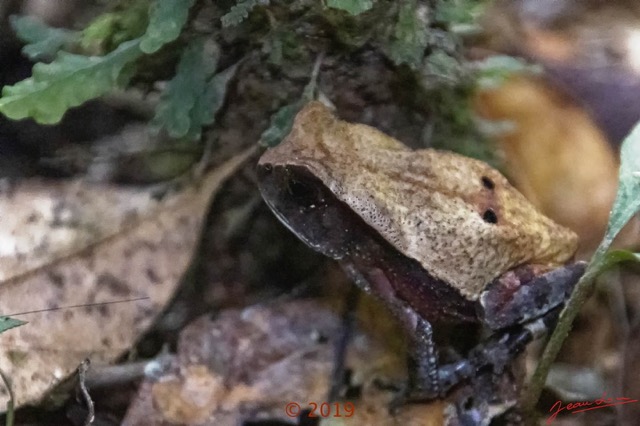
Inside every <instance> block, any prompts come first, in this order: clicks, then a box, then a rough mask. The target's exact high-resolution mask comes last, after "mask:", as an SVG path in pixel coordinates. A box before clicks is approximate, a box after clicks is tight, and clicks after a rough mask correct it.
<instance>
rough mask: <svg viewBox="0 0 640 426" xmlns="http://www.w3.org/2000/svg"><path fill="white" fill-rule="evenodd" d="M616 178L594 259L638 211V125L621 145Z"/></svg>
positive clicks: (639, 132)
mask: <svg viewBox="0 0 640 426" xmlns="http://www.w3.org/2000/svg"><path fill="white" fill-rule="evenodd" d="M618 176H619V177H618V180H619V182H618V192H617V194H616V199H615V201H614V202H613V207H612V209H611V216H610V217H609V224H608V226H607V232H606V233H605V236H604V239H603V240H602V243H600V246H599V247H598V250H597V252H596V255H594V258H596V257H598V256H603V255H604V252H606V251H607V250H608V249H609V246H610V245H611V243H612V242H613V240H614V238H615V237H616V236H617V235H618V233H619V232H620V230H621V229H622V227H623V226H624V225H626V224H627V222H629V220H630V219H631V218H632V217H633V215H635V214H636V213H637V212H638V210H640V123H638V124H636V126H635V127H634V128H633V130H632V131H631V133H630V134H629V136H627V137H626V139H625V140H624V142H623V143H622V148H620V172H619V175H618ZM594 260H595V259H594ZM592 263H595V262H592Z"/></svg>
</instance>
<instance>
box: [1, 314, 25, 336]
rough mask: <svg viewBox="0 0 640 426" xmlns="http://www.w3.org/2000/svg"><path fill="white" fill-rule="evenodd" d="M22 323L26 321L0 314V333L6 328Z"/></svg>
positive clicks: (18, 325)
mask: <svg viewBox="0 0 640 426" xmlns="http://www.w3.org/2000/svg"><path fill="white" fill-rule="evenodd" d="M24 324H26V321H20V320H18V319H15V318H9V317H2V316H0V333H4V332H5V331H7V330H10V329H12V328H16V327H20V326H21V325H24Z"/></svg>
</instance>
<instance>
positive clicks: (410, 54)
mask: <svg viewBox="0 0 640 426" xmlns="http://www.w3.org/2000/svg"><path fill="white" fill-rule="evenodd" d="M426 12H427V11H426V10H421V9H420V8H419V5H418V2H417V0H404V1H403V2H402V5H401V6H400V11H399V12H398V22H397V23H396V27H395V31H394V40H393V41H392V43H391V46H390V51H389V56H390V57H391V59H392V60H393V61H394V62H395V63H396V64H397V65H400V64H407V65H409V66H410V67H412V68H414V69H415V68H418V67H419V66H420V64H421V63H422V59H423V58H424V51H425V49H426V47H427V45H428V44H429V22H428V17H427V13H426Z"/></svg>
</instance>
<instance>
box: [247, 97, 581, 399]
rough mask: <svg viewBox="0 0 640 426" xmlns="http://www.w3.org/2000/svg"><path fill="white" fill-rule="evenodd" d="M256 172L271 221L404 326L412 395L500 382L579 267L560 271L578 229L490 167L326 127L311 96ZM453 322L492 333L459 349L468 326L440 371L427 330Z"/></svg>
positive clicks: (357, 130)
mask: <svg viewBox="0 0 640 426" xmlns="http://www.w3.org/2000/svg"><path fill="white" fill-rule="evenodd" d="M258 177H259V184H260V190H261V192H262V195H263V197H264V199H265V201H266V202H267V204H268V205H269V206H270V207H271V209H272V210H273V211H274V213H275V214H276V215H277V216H278V217H279V218H280V220H281V221H282V222H283V223H284V224H285V225H286V226H287V227H289V229H291V230H292V232H294V233H295V234H296V235H297V236H298V237H299V238H300V239H302V240H303V241H304V242H306V243H307V244H308V245H309V246H310V247H312V248H313V249H315V250H317V251H319V252H321V253H323V254H325V255H327V256H329V257H331V258H333V259H336V260H338V261H340V263H341V265H342V266H343V268H344V269H345V271H346V272H347V273H348V274H349V275H350V276H351V277H352V278H353V279H354V281H355V282H356V284H358V286H359V287H360V288H362V289H363V290H365V291H367V292H369V293H371V294H374V295H375V296H377V297H379V298H380V299H382V300H383V301H384V302H385V303H386V304H387V305H388V306H389V307H390V308H391V309H392V311H393V312H394V313H395V314H396V315H397V316H398V318H399V319H400V320H401V321H402V323H403V324H404V326H405V328H406V329H407V331H408V332H409V334H410V335H411V336H412V337H413V340H412V342H413V348H412V358H411V360H410V361H411V362H410V364H409V365H410V368H412V370H413V374H411V375H410V377H411V380H410V382H411V383H410V384H411V388H412V392H413V394H414V395H417V396H418V397H419V398H433V397H438V396H443V395H444V394H446V392H447V391H448V390H449V389H451V388H452V387H453V386H455V385H456V384H457V383H459V382H460V381H461V380H464V379H469V378H472V377H473V375H474V374H476V372H477V371H478V370H479V369H481V368H483V367H485V366H488V365H491V366H492V367H493V371H495V372H497V373H500V374H501V372H502V371H503V370H504V368H506V366H507V365H508V363H509V361H510V360H511V359H512V358H513V357H514V356H515V355H516V354H517V353H519V352H521V351H522V350H523V349H524V347H525V345H526V344H527V343H528V342H529V341H531V340H532V339H533V338H534V337H536V336H537V335H538V334H539V330H541V329H543V328H544V327H548V326H549V325H550V324H552V323H553V321H554V319H555V314H556V313H557V309H556V308H557V307H558V306H559V305H561V304H562V303H563V302H564V300H565V299H566V297H567V296H568V295H569V294H570V292H571V289H572V288H573V285H574V284H575V283H576V282H577V280H578V278H579V277H580V275H581V274H582V273H583V271H584V265H583V264H582V263H574V264H569V265H565V263H566V262H568V261H569V260H570V259H571V258H572V256H573V254H574V252H575V251H576V248H577V237H576V235H575V234H574V233H573V232H571V231H570V230H568V229H566V228H563V227H562V226H560V225H557V224H556V223H554V222H553V221H551V220H550V219H548V218H547V217H545V216H543V215H542V214H540V213H539V212H537V211H536V210H535V208H534V207H533V206H532V205H531V204H530V203H529V202H528V201H527V200H526V199H525V198H524V197H523V196H522V195H521V194H520V193H519V192H518V191H517V190H515V189H514V188H513V187H512V186H511V185H510V184H509V183H508V182H507V180H506V179H505V178H504V177H503V176H502V175H501V174H500V173H499V172H497V171H496V170H494V169H492V168H491V167H489V166H488V165H486V164H485V163H482V162H480V161H477V160H473V159H470V158H466V157H463V156H460V155H456V154H453V153H448V152H442V151H436V150H430V149H423V150H411V149H409V148H407V147H406V146H405V145H403V144H401V143H400V142H398V141H396V140H395V139H393V138H391V137H389V136H386V135H384V134H383V133H381V132H379V131H377V130H375V129H374V128H372V127H369V126H365V125H360V124H350V123H346V122H343V121H340V120H338V119H336V118H335V117H334V116H333V114H332V113H331V112H330V111H329V110H328V109H327V108H326V107H325V106H324V105H322V104H321V103H319V102H312V103H310V104H308V105H307V106H306V107H305V108H303V110H302V111H301V112H300V113H299V114H298V116H297V117H296V120H295V123H294V126H293V129H292V131H291V133H290V134H289V135H288V137H287V138H286V139H285V140H284V141H283V142H282V143H281V144H280V145H279V146H278V147H276V148H272V149H270V150H268V151H267V152H266V153H265V154H264V155H263V156H262V158H261V159H260V161H259V164H258ZM456 323H458V324H460V323H463V324H465V323H466V324H473V323H475V324H479V325H480V326H484V327H486V328H488V329H490V330H499V333H498V332H496V334H495V335H493V336H491V337H490V338H487V339H485V341H483V342H480V343H479V344H478V345H477V346H475V347H473V349H470V347H472V346H473V344H475V339H477V335H475V334H474V332H477V331H478V328H477V327H470V328H468V330H465V331H464V332H463V334H464V337H463V338H462V339H458V340H463V342H462V343H463V344H462V345H460V344H459V343H460V342H458V345H457V346H456V349H457V350H458V351H459V350H462V351H464V352H465V353H467V355H468V359H466V360H464V361H456V362H454V363H453V364H449V365H444V366H440V365H439V364H440V361H443V359H442V356H438V353H437V351H436V342H438V341H440V342H441V341H442V340H443V339H441V338H439V336H438V333H435V334H434V331H433V330H432V324H434V325H436V326H437V328H441V327H442V326H448V325H447V324H456ZM442 334H443V333H441V335H442ZM444 334H445V335H446V334H447V333H444ZM440 337H442V336H440ZM446 337H451V335H449V336H446ZM455 337H458V336H455ZM503 337H504V338H503ZM444 340H446V339H444ZM440 355H442V354H440Z"/></svg>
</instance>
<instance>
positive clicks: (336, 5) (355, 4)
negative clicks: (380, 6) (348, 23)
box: [327, 0, 373, 16]
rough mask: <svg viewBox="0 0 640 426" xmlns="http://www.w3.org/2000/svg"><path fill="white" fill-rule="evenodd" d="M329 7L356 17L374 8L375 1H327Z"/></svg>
mask: <svg viewBox="0 0 640 426" xmlns="http://www.w3.org/2000/svg"><path fill="white" fill-rule="evenodd" d="M327 6H329V7H331V8H333V9H340V10H344V11H345V12H347V13H349V14H350V15H353V16H356V15H360V14H361V13H363V12H366V11H367V10H369V9H371V8H372V7H373V0H327Z"/></svg>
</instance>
